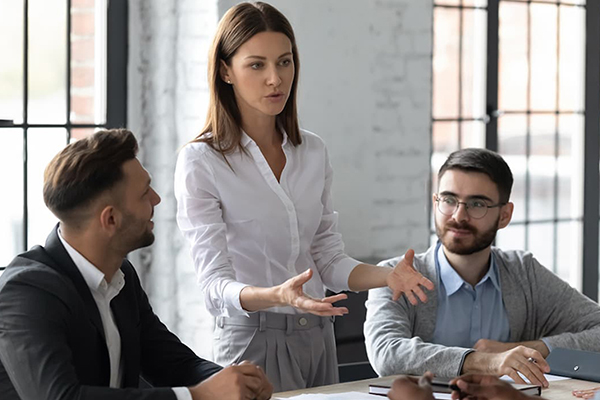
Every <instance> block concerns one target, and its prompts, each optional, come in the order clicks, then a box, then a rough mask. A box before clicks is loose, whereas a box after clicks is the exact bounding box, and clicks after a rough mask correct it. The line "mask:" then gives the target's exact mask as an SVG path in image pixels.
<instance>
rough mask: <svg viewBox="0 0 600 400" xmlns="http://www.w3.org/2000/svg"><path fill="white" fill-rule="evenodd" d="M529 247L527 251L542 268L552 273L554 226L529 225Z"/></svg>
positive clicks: (551, 224) (546, 224)
mask: <svg viewBox="0 0 600 400" xmlns="http://www.w3.org/2000/svg"><path fill="white" fill-rule="evenodd" d="M528 239H529V246H528V248H527V250H529V251H531V253H533V256H534V257H535V258H536V259H537V260H538V261H539V262H540V264H542V265H543V266H544V267H546V268H548V269H549V270H550V271H553V270H554V268H555V266H554V224H553V223H543V224H530V225H529V227H528Z"/></svg>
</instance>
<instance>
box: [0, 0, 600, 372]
mask: <svg viewBox="0 0 600 400" xmlns="http://www.w3.org/2000/svg"><path fill="white" fill-rule="evenodd" d="M235 3H236V1H227V0H179V1H177V0H161V1H159V0H0V19H1V20H2V23H1V24H0V187H2V188H3V195H2V196H0V208H1V209H2V213H0V266H3V265H6V264H8V263H9V262H10V260H11V259H12V258H13V257H14V256H15V255H17V254H18V253H20V252H22V251H25V250H26V249H28V248H30V247H31V246H33V245H35V244H40V243H43V242H44V241H45V238H46V236H47V234H48V233H49V232H50V230H51V229H52V227H53V226H54V224H55V223H56V219H55V218H54V216H53V215H52V214H51V213H50V212H49V211H48V210H47V209H46V208H45V206H44V204H43V200H42V195H41V189H42V179H43V176H42V175H43V170H44V168H45V166H46V164H47V163H48V162H49V160H50V159H51V158H52V157H53V156H54V155H55V154H56V153H57V152H58V151H59V150H60V149H61V148H62V147H64V146H65V145H66V144H67V143H70V142H72V141H74V140H77V139H79V138H82V137H85V136H86V135H89V134H91V133H93V132H94V131H95V130H97V129H102V128H110V127H121V126H126V127H129V128H130V129H132V130H133V132H134V133H135V134H136V136H137V137H138V139H139V140H140V145H141V153H140V159H141V161H142V163H143V164H144V165H145V166H146V168H147V169H148V170H149V171H150V172H151V173H152V175H153V185H154V186H155V189H156V190H157V191H158V192H159V193H160V195H161V196H162V199H163V202H162V204H161V205H160V206H159V207H157V209H156V214H155V215H156V217H155V221H156V228H155V230H156V234H157V240H156V242H155V244H154V245H153V246H151V247H149V248H147V249H143V250H141V251H138V252H136V253H135V254H132V255H131V258H132V260H133V262H134V264H135V265H136V268H137V269H138V271H139V273H140V275H141V277H142V280H143V283H144V286H145V287H146V289H147V291H148V293H149V295H150V297H151V302H152V304H153V306H154V307H155V310H156V312H157V313H158V314H159V315H160V316H161V318H162V319H163V320H164V321H165V322H166V323H167V325H168V326H169V327H170V328H171V329H173V330H174V331H175V332H176V333H178V334H179V335H180V337H182V339H183V340H184V341H185V342H187V343H188V344H189V345H190V346H191V347H192V348H194V349H195V350H196V351H197V352H198V353H199V354H200V355H202V356H204V357H208V358H210V357H211V355H212V351H211V346H210V342H211V337H212V327H213V320H212V318H211V317H210V315H208V314H207V313H206V311H205V310H204V306H203V304H202V295H201V293H199V289H198V287H197V285H196V278H195V272H194V268H193V266H192V264H191V258H190V255H189V248H188V246H187V244H186V243H185V242H184V241H183V239H182V237H181V235H180V233H179V231H178V229H177V226H176V222H175V212H176V207H175V200H174V196H173V172H174V163H175V159H176V157H177V151H178V149H179V148H180V147H181V146H182V145H183V144H185V143H186V142H187V141H189V140H191V139H192V138H193V137H194V136H195V135H196V134H197V133H198V132H199V130H200V129H201V128H202V126H203V123H204V118H205V115H206V108H207V104H208V92H207V90H208V87H207V82H206V60H207V52H208V47H209V45H210V42H211V40H212V36H213V34H214V31H215V28H216V25H217V23H218V20H219V18H220V16H222V15H223V13H224V12H225V11H226V10H227V9H228V8H229V7H231V6H232V5H234V4H235ZM271 3H272V4H273V5H274V6H276V7H277V8H279V9H280V10H281V11H282V12H283V13H284V14H285V15H286V16H287V17H288V19H289V20H290V22H291V23H292V25H293V27H294V29H295V32H296V36H297V41H298V48H299V52H300V61H301V66H300V86H299V107H300V121H301V126H302V127H303V128H305V129H308V130H310V131H313V132H315V133H317V134H318V135H320V136H321V137H322V138H323V139H324V140H325V142H326V143H327V145H328V149H329V152H330V154H331V160H332V164H333V169H334V173H335V175H334V202H335V206H336V209H337V210H338V211H339V213H340V227H339V228H340V230H341V232H342V234H343V237H344V241H345V243H346V250H347V252H348V253H349V254H350V255H351V256H353V257H356V258H359V259H362V260H364V261H370V262H378V261H380V260H382V259H385V258H389V257H394V256H396V255H398V254H401V253H403V252H404V251H405V250H406V249H407V248H409V247H412V248H415V249H416V250H417V251H423V250H425V249H426V248H427V247H428V246H429V245H430V244H432V243H434V242H435V240H436V237H435V234H434V230H433V223H432V219H431V216H430V215H431V194H432V193H434V192H435V190H436V188H435V185H436V175H437V170H438V169H439V167H440V166H441V164H442V163H443V161H444V160H445V158H446V156H447V155H448V154H449V153H450V152H452V151H454V150H456V149H459V148H464V147H487V148H489V149H492V150H496V151H498V152H499V153H500V154H502V155H503V156H504V157H505V159H506V160H507V162H508V163H509V165H510V166H511V169H512V171H513V174H514V176H515V186H514V189H513V194H512V201H513V202H514V203H515V213H514V216H513V222H512V223H511V224H510V225H509V226H508V227H507V228H506V229H504V230H501V231H500V232H499V234H498V237H497V240H496V244H497V245H498V246H501V247H503V248H506V249H524V250H530V251H532V252H533V253H534V255H535V256H536V257H537V258H538V260H540V262H541V263H542V264H543V265H545V266H546V267H547V268H548V269H550V270H552V271H554V272H555V273H557V274H558V275H559V276H560V277H561V278H563V279H564V280H566V281H568V282H569V283H570V284H571V285H573V286H574V287H576V288H577V289H578V290H581V291H582V292H583V293H584V294H586V295H587V296H589V297H590V298H592V299H594V300H596V301H597V299H598V271H599V260H598V257H599V256H598V248H599V234H598V232H599V209H600V201H599V179H598V176H599V153H600V144H599V130H600V122H599V121H600V83H599V77H600V61H599V60H600V57H599V54H600V30H599V29H600V28H599V25H600V6H599V5H598V2H591V1H590V2H587V3H586V1H584V0H568V1H554V0H545V1H544V0H537V1H536V0H531V1H525V0H523V1H519V0H493V1H492V0H487V1H486V0H435V1H432V0H368V1H365V0H345V1H341V0H274V1H272V2H271ZM364 298H365V296H364V295H354V296H351V299H350V300H349V303H350V305H349V307H350V309H351V314H350V315H349V316H347V317H344V318H343V319H338V321H336V334H337V338H338V347H339V352H338V354H339V358H340V361H341V362H343V363H353V362H362V361H364V360H366V357H365V355H364V348H363V345H362V340H363V338H362V321H363V319H364V307H363V305H362V303H363V302H364Z"/></svg>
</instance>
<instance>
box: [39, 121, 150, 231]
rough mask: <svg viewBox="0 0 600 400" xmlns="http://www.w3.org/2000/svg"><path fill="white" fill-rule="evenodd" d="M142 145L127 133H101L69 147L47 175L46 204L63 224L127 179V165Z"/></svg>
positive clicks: (59, 155)
mask: <svg viewBox="0 0 600 400" xmlns="http://www.w3.org/2000/svg"><path fill="white" fill-rule="evenodd" d="M137 152H138V143H137V140H136V139H135V136H133V133H131V132H130V131H128V130H126V129H110V130H101V131H98V132H96V133H94V134H93V135H91V136H89V137H87V138H85V139H81V140H78V141H76V142H74V143H71V144H69V145H68V146H67V147H65V148H64V149H63V150H62V151H61V152H60V153H58V154H57V155H56V156H55V157H54V158H53V159H52V161H50V164H48V166H47V167H46V170H45V172H44V202H45V203H46V206H47V207H48V208H49V209H50V211H52V212H53V213H54V215H56V216H57V217H58V218H59V219H60V220H61V221H63V222H65V221H66V220H69V219H70V217H71V216H72V213H73V212H74V211H75V210H78V209H80V208H81V207H82V206H85V205H87V204H90V202H91V201H93V200H94V199H96V198H97V197H98V196H99V195H100V194H101V193H103V192H104V191H106V190H108V189H111V188H112V187H114V186H115V185H116V184H117V183H118V182H119V181H121V180H122V179H123V169H122V166H123V164H124V163H125V162H126V161H128V160H131V159H134V158H135V157H136V155H137Z"/></svg>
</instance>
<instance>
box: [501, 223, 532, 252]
mask: <svg viewBox="0 0 600 400" xmlns="http://www.w3.org/2000/svg"><path fill="white" fill-rule="evenodd" d="M496 246H498V247H500V248H501V249H502V250H524V249H525V226H524V225H521V224H514V223H513V224H509V225H508V226H507V227H506V228H504V229H500V230H499V231H498V233H497V234H496Z"/></svg>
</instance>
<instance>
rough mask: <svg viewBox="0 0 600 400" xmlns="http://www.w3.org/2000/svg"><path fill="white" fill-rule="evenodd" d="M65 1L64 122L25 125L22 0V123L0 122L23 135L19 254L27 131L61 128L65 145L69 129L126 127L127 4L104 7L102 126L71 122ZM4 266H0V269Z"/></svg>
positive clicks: (25, 243) (26, 9)
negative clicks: (104, 58) (64, 135)
mask: <svg viewBox="0 0 600 400" xmlns="http://www.w3.org/2000/svg"><path fill="white" fill-rule="evenodd" d="M65 1H66V6H67V7H66V10H67V15H66V38H65V40H66V43H67V52H66V57H67V60H66V61H67V62H66V66H67V67H66V74H67V76H66V89H67V90H66V94H67V95H66V105H67V107H66V109H67V111H66V112H67V115H66V122H65V123H62V124H54V123H29V120H28V104H29V93H28V90H29V88H28V75H29V26H30V25H29V18H28V15H29V1H28V0H23V14H22V16H23V122H22V123H18V124H15V123H13V121H12V120H6V119H4V120H0V134H1V133H2V129H4V128H10V129H15V128H18V129H22V132H23V158H22V160H23V162H22V169H23V211H22V213H23V214H22V218H23V219H22V221H23V237H22V243H23V247H22V249H21V250H22V251H27V249H28V248H29V247H30V243H28V233H29V210H28V189H27V172H28V148H29V138H28V130H29V129H31V128H63V129H65V130H66V132H67V135H66V138H65V145H67V144H68V143H69V142H70V140H71V130H72V129H79V128H106V129H110V128H118V127H125V126H126V124H127V59H128V54H127V51H128V9H129V7H128V1H108V2H107V4H108V7H107V15H106V17H107V19H106V21H107V38H106V39H107V41H106V46H107V49H106V91H107V92H106V119H105V123H104V124H90V123H73V122H71V118H70V114H71V30H72V29H71V28H72V26H71V25H72V24H71V20H72V18H71V5H72V4H71V3H72V2H71V0H65ZM4 268H5V267H0V270H3V269H4Z"/></svg>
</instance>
